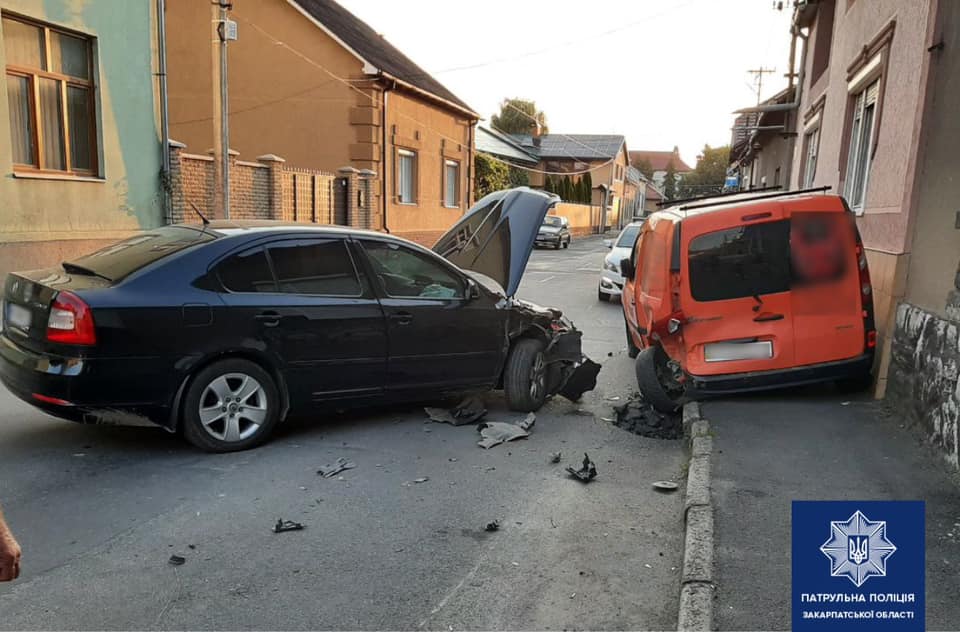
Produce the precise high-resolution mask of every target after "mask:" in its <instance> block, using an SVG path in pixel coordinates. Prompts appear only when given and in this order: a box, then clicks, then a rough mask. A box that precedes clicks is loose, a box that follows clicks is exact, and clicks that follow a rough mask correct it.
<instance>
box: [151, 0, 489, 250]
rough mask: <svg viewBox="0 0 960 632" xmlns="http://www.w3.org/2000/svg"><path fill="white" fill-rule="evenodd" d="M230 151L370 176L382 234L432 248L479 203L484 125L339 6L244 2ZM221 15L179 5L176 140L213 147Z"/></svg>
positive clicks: (322, 0) (170, 14)
mask: <svg viewBox="0 0 960 632" xmlns="http://www.w3.org/2000/svg"><path fill="white" fill-rule="evenodd" d="M230 18H231V19H232V20H234V21H235V22H236V23H237V27H238V33H239V38H238V39H237V40H236V41H232V42H230V43H229V45H228V51H229V52H228V68H229V71H228V73H229V111H230V118H229V127H230V146H231V148H232V149H233V150H235V151H237V152H239V156H240V157H241V158H243V159H245V160H254V159H256V158H257V157H259V156H262V155H265V154H273V155H276V156H279V157H280V158H283V159H284V160H285V161H286V164H287V165H293V166H296V167H302V168H307V169H314V170H323V171H327V172H336V171H337V170H339V169H341V168H342V167H353V168H355V169H358V170H370V171H373V172H375V174H376V182H375V186H374V187H373V194H374V197H375V200H373V208H374V213H373V217H372V218H371V226H369V227H371V228H375V229H381V230H388V231H390V232H392V233H395V234H398V235H401V236H406V237H410V238H414V239H419V240H421V241H424V242H430V241H432V239H433V238H435V237H436V236H439V235H440V234H441V233H442V232H443V231H444V230H445V229H446V228H447V227H449V226H450V225H451V224H452V223H453V222H454V221H455V220H456V219H457V218H459V217H460V215H461V214H462V213H463V211H464V210H466V208H468V206H469V203H470V202H471V199H470V197H471V191H472V190H473V186H472V181H471V172H472V169H471V166H472V163H473V149H472V147H473V125H474V123H475V122H476V121H477V119H478V118H479V117H478V115H477V114H476V113H475V112H473V110H472V109H471V108H470V107H468V106H467V105H466V104H465V103H463V102H462V101H461V100H460V99H458V98H457V97H456V96H455V95H454V94H452V93H451V92H450V91H449V90H447V89H446V88H445V87H444V86H443V85H441V84H440V83H439V82H437V81H436V80H435V79H434V78H433V77H431V76H430V75H429V74H427V73H426V72H425V71H424V70H423V69H421V68H420V67H419V66H417V65H416V64H415V63H413V62H412V61H411V60H410V59H408V58H407V57H406V56H405V55H404V54H403V53H402V52H400V51H399V50H397V49H396V48H395V47H394V46H393V45H391V44H390V43H389V42H387V41H386V40H385V39H384V38H383V37H381V36H380V35H379V34H378V33H376V32H375V31H374V30H373V29H372V28H370V27H369V26H368V25H367V24H365V23H364V22H362V21H361V20H359V19H358V18H356V17H355V16H354V15H352V14H351V13H350V12H348V11H347V10H346V9H344V8H343V7H341V6H340V5H338V4H337V3H336V2H334V1H333V0H234V2H233V8H232V10H231V11H230ZM211 39H212V37H211V7H210V5H209V3H207V2H197V1H196V0H168V3H167V50H168V52H167V54H168V65H169V70H168V72H169V77H170V79H169V86H170V95H169V104H170V105H169V108H170V136H171V138H173V139H175V140H177V141H179V142H182V143H184V144H185V145H186V146H187V150H188V151H191V152H194V153H199V154H203V153H205V152H207V150H208V149H209V148H211V147H213V145H214V125H213V90H214V87H213V83H212V77H213V76H214V73H213V52H212V47H211Z"/></svg>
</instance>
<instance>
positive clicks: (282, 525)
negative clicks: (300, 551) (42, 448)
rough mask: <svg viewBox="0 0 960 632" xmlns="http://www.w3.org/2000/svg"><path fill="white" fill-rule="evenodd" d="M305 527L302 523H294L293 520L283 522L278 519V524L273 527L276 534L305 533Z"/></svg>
mask: <svg viewBox="0 0 960 632" xmlns="http://www.w3.org/2000/svg"><path fill="white" fill-rule="evenodd" d="M303 529H304V526H303V524H302V523H300V522H294V521H293V520H282V519H278V520H277V524H275V525H273V532H274V533H284V532H286V531H303Z"/></svg>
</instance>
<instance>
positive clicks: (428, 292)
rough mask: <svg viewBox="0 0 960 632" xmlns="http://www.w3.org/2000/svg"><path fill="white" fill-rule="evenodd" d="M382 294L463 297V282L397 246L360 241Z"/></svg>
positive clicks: (426, 258) (420, 256) (379, 242)
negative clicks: (382, 290) (378, 281)
mask: <svg viewBox="0 0 960 632" xmlns="http://www.w3.org/2000/svg"><path fill="white" fill-rule="evenodd" d="M362 243H363V249H364V251H365V252H366V253H367V256H368V258H369V259H370V265H371V266H372V267H373V272H374V274H375V275H376V276H377V278H378V279H379V280H380V283H381V285H382V286H383V289H384V291H385V292H386V293H387V294H388V295H389V296H392V297H395V298H401V297H402V298H464V296H465V295H466V294H465V291H464V283H463V281H462V280H461V279H460V278H459V277H457V276H456V275H455V274H454V273H452V272H450V271H449V270H447V269H446V268H445V267H444V266H443V265H442V264H440V263H438V262H436V261H432V260H431V258H430V257H428V256H426V255H423V254H421V253H418V252H415V251H414V250H411V249H410V248H406V247H404V246H401V245H399V244H392V243H389V242H383V241H364V242H362Z"/></svg>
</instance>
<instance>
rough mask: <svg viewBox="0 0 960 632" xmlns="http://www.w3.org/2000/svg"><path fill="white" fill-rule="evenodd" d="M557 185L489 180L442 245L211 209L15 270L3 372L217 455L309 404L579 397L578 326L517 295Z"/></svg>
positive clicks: (85, 408) (528, 401) (57, 398)
mask: <svg viewBox="0 0 960 632" xmlns="http://www.w3.org/2000/svg"><path fill="white" fill-rule="evenodd" d="M555 202H556V198H554V197H551V196H547V195H545V194H542V193H539V192H535V191H532V190H530V189H515V190H511V191H504V192H499V193H495V194H491V195H490V196H487V197H485V198H484V199H482V200H480V202H478V203H477V205H475V206H474V207H473V208H472V209H470V210H469V211H468V212H467V214H466V215H465V216H464V217H463V218H462V220H461V221H460V222H458V224H457V225H456V226H454V227H453V228H452V229H451V230H450V232H448V233H447V234H446V235H445V236H444V237H443V238H441V240H440V241H439V242H438V243H437V245H436V246H435V247H434V250H436V251H437V252H433V251H431V250H428V249H426V248H423V247H421V246H418V245H416V244H414V243H411V242H408V241H405V240H403V239H398V238H395V237H391V236H390V235H385V234H382V233H375V232H368V231H359V230H351V229H347V228H341V227H331V226H326V227H322V226H310V225H307V226H304V225H284V224H278V223H272V222H228V221H216V222H211V223H205V224H204V225H203V226H190V225H174V226H166V227H163V228H158V229H155V230H151V231H148V232H145V233H143V234H140V235H137V236H135V237H133V238H130V239H127V240H125V241H122V242H119V243H117V244H115V245H113V246H110V247H108V248H105V249H102V250H100V251H98V252H95V253H93V254H91V255H88V256H85V257H82V258H80V259H77V260H75V261H70V262H64V263H63V264H62V265H61V266H59V267H57V268H52V269H46V270H37V271H32V272H18V273H13V274H10V275H8V277H7V279H6V283H5V287H4V293H3V304H2V309H0V316H2V321H0V328H2V333H0V378H2V380H3V383H4V384H5V385H6V386H7V388H9V389H10V390H11V391H12V392H13V393H14V394H15V395H17V396H18V397H20V398H21V399H23V400H25V401H27V402H29V403H31V404H33V405H35V406H37V407H39V408H41V409H43V410H45V411H47V412H49V413H51V414H53V415H56V416H59V417H62V418H66V419H70V420H74V421H82V422H88V423H98V422H103V421H105V420H111V421H115V420H116V418H117V417H118V416H121V417H123V416H135V417H138V418H140V419H145V420H149V421H151V422H153V423H155V424H159V425H160V426H162V427H164V428H166V429H168V430H170V431H179V432H182V433H183V435H184V436H185V437H186V438H187V439H188V440H189V441H191V442H192V443H193V444H195V445H197V446H199V447H200V448H203V449H205V450H209V451H217V452H224V451H232V450H241V449H245V448H249V447H252V446H254V445H257V444H259V443H261V442H263V441H264V440H266V438H267V437H268V436H269V435H270V433H271V431H272V430H273V429H274V427H275V426H276V425H277V423H279V422H280V421H281V420H283V419H284V418H285V417H286V416H287V414H288V413H289V412H290V411H291V410H304V409H306V408H308V407H310V406H312V405H320V404H330V403H333V404H334V405H335V406H336V407H338V408H345V407H348V406H350V405H360V404H369V403H378V402H384V401H398V400H423V399H434V398H436V397H438V396H442V395H447V394H451V395H452V394H456V393H461V392H466V391H475V390H477V389H490V388H503V389H504V391H505V394H506V399H507V402H508V404H509V406H510V407H511V408H512V409H513V410H519V411H531V410H536V409H537V408H539V407H540V406H541V405H542V404H543V402H544V401H545V399H546V398H547V397H549V396H550V395H552V394H554V393H557V392H561V393H562V394H565V395H567V396H568V397H571V398H572V399H576V398H579V396H580V394H581V393H582V391H583V390H585V389H586V388H590V387H591V386H592V381H593V380H594V378H595V377H596V373H595V370H596V369H595V367H596V365H593V364H592V363H590V362H589V361H586V360H585V359H584V358H583V357H582V355H581V351H580V332H579V331H577V330H576V329H575V328H574V327H573V325H572V324H571V323H570V322H569V321H568V320H567V319H565V318H564V317H563V316H562V315H561V313H560V311H559V310H556V309H544V308H540V307H537V306H535V305H532V304H529V303H525V302H523V301H521V300H518V299H516V298H514V293H515V292H516V290H517V287H518V285H519V283H520V277H521V275H522V273H523V270H524V268H525V267H526V263H527V260H528V258H529V256H530V251H531V249H532V247H533V242H534V240H535V238H536V233H537V229H538V228H539V226H540V223H541V221H542V219H543V217H544V216H545V215H546V213H547V211H548V210H549V208H550V207H551V206H552V205H553V204H554V203H555ZM438 253H439V254H438ZM441 255H442V256H441ZM580 369H584V370H583V371H581V370H580ZM577 373H580V375H579V376H577V378H576V379H571V377H572V376H573V375H575V374H577ZM584 373H586V374H588V375H587V376H586V382H590V384H587V385H586V386H585V385H584V384H585V380H584V377H583V374H584ZM570 389H573V390H570Z"/></svg>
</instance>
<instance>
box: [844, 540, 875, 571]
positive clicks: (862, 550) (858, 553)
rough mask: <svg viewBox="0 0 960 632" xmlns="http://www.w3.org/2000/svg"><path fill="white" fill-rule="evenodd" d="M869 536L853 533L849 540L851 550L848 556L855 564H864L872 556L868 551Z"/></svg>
mask: <svg viewBox="0 0 960 632" xmlns="http://www.w3.org/2000/svg"><path fill="white" fill-rule="evenodd" d="M868 541H869V538H868V537H867V536H865V535H851V536H849V539H848V540H847V542H848V546H849V548H850V550H849V551H848V552H847V558H848V559H849V560H850V561H851V562H853V563H854V564H857V565H859V564H863V562H864V561H865V560H866V559H867V558H868V557H870V553H869V551H868V546H869V545H868V544H867V543H868Z"/></svg>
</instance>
